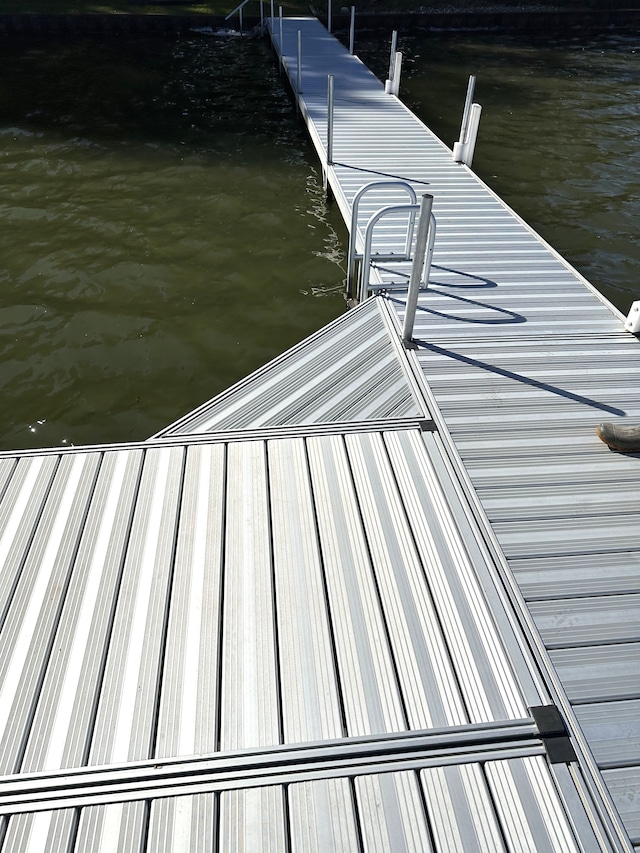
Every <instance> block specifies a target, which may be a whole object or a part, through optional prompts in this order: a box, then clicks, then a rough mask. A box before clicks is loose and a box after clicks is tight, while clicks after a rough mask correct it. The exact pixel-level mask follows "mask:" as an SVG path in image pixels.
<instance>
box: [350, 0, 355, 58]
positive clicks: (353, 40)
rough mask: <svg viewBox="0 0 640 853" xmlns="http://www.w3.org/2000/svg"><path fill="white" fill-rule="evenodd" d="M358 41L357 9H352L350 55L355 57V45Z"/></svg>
mask: <svg viewBox="0 0 640 853" xmlns="http://www.w3.org/2000/svg"><path fill="white" fill-rule="evenodd" d="M355 39H356V7H355V6H352V7H351V26H350V27H349V53H350V54H351V56H353V45H354V42H355Z"/></svg>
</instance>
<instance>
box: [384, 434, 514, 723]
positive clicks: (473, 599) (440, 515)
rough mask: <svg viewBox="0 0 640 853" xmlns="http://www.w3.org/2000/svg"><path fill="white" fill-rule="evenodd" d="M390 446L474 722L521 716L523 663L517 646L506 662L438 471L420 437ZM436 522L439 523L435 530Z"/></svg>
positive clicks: (391, 440)
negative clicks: (516, 669)
mask: <svg viewBox="0 0 640 853" xmlns="http://www.w3.org/2000/svg"><path fill="white" fill-rule="evenodd" d="M387 446H388V448H389V452H390V454H391V455H392V459H393V461H394V464H395V471H396V477H397V478H398V481H399V482H402V484H403V494H404V500H405V506H406V510H407V513H408V516H409V518H410V521H411V524H412V529H413V532H414V536H415V539H416V542H417V545H418V549H419V551H420V553H421V555H422V559H423V560H424V563H425V566H426V571H427V576H428V578H429V583H430V586H431V589H432V594H433V595H434V600H435V601H436V604H437V607H438V611H439V613H440V618H441V619H443V620H444V623H443V624H444V630H445V633H446V636H447V637H448V642H449V646H450V649H451V654H452V657H453V659H454V661H455V662H456V666H457V669H458V672H459V677H460V679H461V683H462V684H463V685H464V689H465V699H466V702H467V705H468V708H469V713H470V715H471V719H472V720H474V721H481V720H486V719H492V718H501V719H509V718H517V717H521V716H522V715H523V713H524V712H525V710H526V703H524V700H523V696H522V694H521V692H520V690H521V688H520V687H519V686H518V684H517V682H516V679H515V677H514V673H513V669H512V667H513V666H517V663H516V661H517V658H518V657H519V655H518V654H517V652H516V650H515V646H516V645H517V644H516V643H515V642H514V643H513V645H511V644H510V646H509V649H510V652H509V655H507V653H506V651H505V647H504V645H503V640H502V637H500V635H499V634H498V632H497V630H496V627H495V623H494V622H493V617H492V616H491V615H490V610H489V608H488V606H487V600H486V597H485V592H484V591H483V589H482V587H481V584H480V582H479V579H478V575H477V571H478V570H477V569H475V570H474V567H473V563H472V562H471V560H470V556H469V551H468V550H467V548H468V545H469V544H470V542H469V541H467V542H465V540H464V539H463V537H462V536H461V532H460V528H459V527H458V524H459V523H460V521H459V518H456V517H455V516H454V515H453V513H452V510H451V508H450V507H448V506H447V502H446V499H445V496H444V494H443V491H442V486H441V480H440V478H439V475H438V474H439V472H438V474H437V473H436V471H435V469H434V466H433V463H432V462H431V461H430V459H429V457H428V455H427V454H426V452H425V449H424V445H423V444H422V442H421V440H420V439H419V438H417V436H416V435H415V434H407V433H405V434H399V435H397V436H396V435H389V436H388V439H387ZM434 519H439V521H438V524H437V525H436V524H434V523H433V520H434ZM506 636H507V637H508V636H509V634H508V633H507V634H506ZM510 657H511V660H510V659H509V658H510ZM494 715H495V716H494Z"/></svg>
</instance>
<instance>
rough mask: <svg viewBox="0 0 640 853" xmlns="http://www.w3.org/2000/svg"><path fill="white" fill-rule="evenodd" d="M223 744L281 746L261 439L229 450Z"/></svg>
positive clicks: (221, 734)
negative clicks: (276, 744)
mask: <svg viewBox="0 0 640 853" xmlns="http://www.w3.org/2000/svg"><path fill="white" fill-rule="evenodd" d="M227 464H228V474H227V507H226V523H225V576H224V591H223V595H224V610H223V625H222V631H223V648H222V676H221V691H222V692H221V705H222V707H221V723H220V747H221V748H222V749H224V750H229V749H241V748H243V747H248V746H266V745H268V744H274V743H279V742H280V740H281V731H280V704H279V696H278V684H277V675H278V671H277V667H276V660H277V650H276V646H275V642H276V637H275V625H274V620H273V596H274V591H273V575H272V553H271V530H270V520H269V511H268V486H267V470H266V450H265V445H264V442H260V441H256V442H248V443H247V444H241V443H236V444H233V445H231V446H230V447H229V449H228V463H227Z"/></svg>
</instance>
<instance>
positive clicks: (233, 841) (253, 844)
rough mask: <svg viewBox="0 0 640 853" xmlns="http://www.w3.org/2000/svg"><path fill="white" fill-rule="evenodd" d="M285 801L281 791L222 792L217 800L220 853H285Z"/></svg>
mask: <svg viewBox="0 0 640 853" xmlns="http://www.w3.org/2000/svg"><path fill="white" fill-rule="evenodd" d="M284 806H285V798H284V791H283V790H282V788H280V787H276V786H271V787H268V788H248V789H245V790H242V789H240V790H236V791H229V792H226V791H225V792H224V793H223V794H222V795H221V797H220V842H219V843H220V848H219V849H220V850H225V851H226V850H229V851H231V850H234V851H238V853H250V851H251V853H253V851H256V853H287V848H288V845H287V834H288V833H287V828H286V826H285V808H284Z"/></svg>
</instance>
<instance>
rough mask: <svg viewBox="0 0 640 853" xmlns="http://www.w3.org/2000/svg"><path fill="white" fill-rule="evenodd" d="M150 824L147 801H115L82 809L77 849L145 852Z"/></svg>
mask: <svg viewBox="0 0 640 853" xmlns="http://www.w3.org/2000/svg"><path fill="white" fill-rule="evenodd" d="M146 825H147V804H146V803H144V802H127V803H113V804H109V805H107V806H94V807H89V808H86V809H82V810H81V812H80V819H79V821H78V834H77V837H76V839H75V843H74V844H73V847H72V850H73V851H74V853H117V851H121V850H127V851H132V853H134V851H135V853H143V849H144V847H143V839H144V833H145V829H146Z"/></svg>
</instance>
